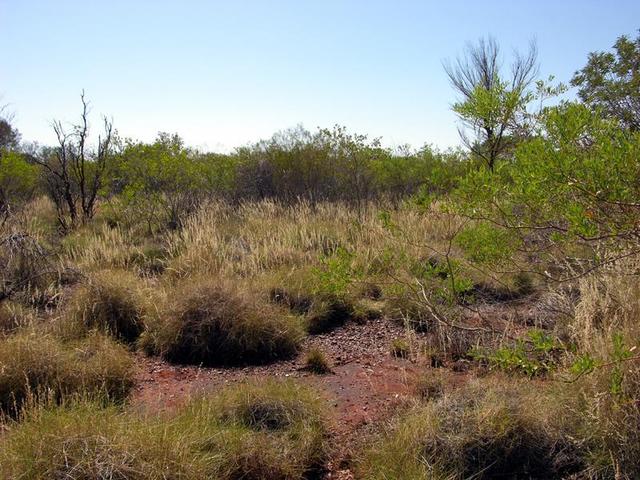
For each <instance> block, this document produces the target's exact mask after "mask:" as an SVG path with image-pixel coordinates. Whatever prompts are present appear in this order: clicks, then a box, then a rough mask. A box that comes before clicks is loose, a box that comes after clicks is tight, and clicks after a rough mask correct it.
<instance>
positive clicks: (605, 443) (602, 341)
mask: <svg viewBox="0 0 640 480" xmlns="http://www.w3.org/2000/svg"><path fill="white" fill-rule="evenodd" d="M639 273H640V258H638V257H637V256H636V257H630V258H628V259H626V260H624V261H621V262H618V263H616V264H614V265H611V266H610V267H609V268H608V269H607V270H606V271H602V272H599V273H596V274H595V275H591V276H587V277H584V278H582V279H581V280H580V282H579V285H578V288H579V292H580V294H579V296H578V301H577V303H574V312H573V316H574V318H573V320H572V321H570V322H569V323H568V325H567V326H566V327H564V328H566V329H567V330H568V333H567V334H568V336H569V338H570V339H571V340H572V341H573V342H575V344H576V345H577V351H576V352H575V353H574V354H573V356H572V355H570V354H569V355H567V357H568V358H567V361H568V363H570V364H572V363H573V364H574V365H575V364H576V362H578V364H579V361H580V360H581V358H586V357H589V358H591V359H593V361H594V367H595V368H594V370H593V371H592V372H591V373H586V374H585V375H583V376H582V377H580V379H578V380H577V381H575V382H573V383H572V384H570V385H569V386H568V387H567V388H565V389H563V390H562V391H561V392H560V394H559V395H558V401H561V402H565V403H567V404H569V405H571V406H572V409H573V410H574V411H575V415H576V416H577V417H578V418H579V419H580V428H579V435H580V436H581V437H582V438H584V439H585V445H586V448H588V450H589V474H590V475H591V476H592V477H596V478H614V477H615V478H623V479H626V478H640V429H639V428H638V425H640V359H639V356H640V283H639V282H638V277H637V275H638V274H639ZM567 295H568V294H567ZM564 303H565V304H566V303H570V302H569V301H566V302H564ZM560 333H562V332H560ZM575 375H576V373H575V372H571V373H566V374H565V375H564V376H565V377H567V378H574V377H575Z"/></svg>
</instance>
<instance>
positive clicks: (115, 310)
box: [60, 270, 148, 343]
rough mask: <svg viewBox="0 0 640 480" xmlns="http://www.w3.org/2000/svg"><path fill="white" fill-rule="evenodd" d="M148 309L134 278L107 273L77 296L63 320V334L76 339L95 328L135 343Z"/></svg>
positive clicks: (126, 273)
mask: <svg viewBox="0 0 640 480" xmlns="http://www.w3.org/2000/svg"><path fill="white" fill-rule="evenodd" d="M147 309H148V302H147V299H145V298H144V297H143V294H142V293H141V291H140V286H139V280H138V279H137V278H136V277H135V276H134V275H132V274H130V273H128V272H124V271H115V270H106V271H103V272H100V273H98V274H96V275H94V276H93V277H92V278H90V279H89V281H88V282H87V284H86V285H83V286H81V287H80V288H79V289H78V291H77V292H76V293H75V295H74V298H73V300H72V306H71V309H70V311H69V312H68V315H67V318H64V319H62V321H61V323H62V324H61V329H62V331H61V332H60V333H61V334H62V335H63V336H64V337H71V338H73V337H78V336H83V335H86V333H87V332H88V331H90V330H94V329H95V330H100V331H102V332H105V333H107V334H109V335H112V336H113V337H115V338H117V339H118V340H122V341H124V342H127V343H132V342H135V341H136V339H137V338H138V337H139V336H140V334H141V333H142V331H143V330H144V322H145V316H146V314H147Z"/></svg>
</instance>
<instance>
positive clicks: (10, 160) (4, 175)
mask: <svg viewBox="0 0 640 480" xmlns="http://www.w3.org/2000/svg"><path fill="white" fill-rule="evenodd" d="M37 183H38V169H37V167H36V166H35V165H33V164H31V163H29V162H27V160H26V158H25V156H24V155H23V154H21V153H19V152H16V151H11V150H4V151H0V225H1V224H4V222H5V221H6V219H7V218H8V217H9V214H10V213H11V211H12V210H13V209H15V207H16V206H17V205H20V204H21V203H23V202H25V201H26V200H28V199H29V198H31V196H32V195H33V193H34V192H35V190H36V187H37Z"/></svg>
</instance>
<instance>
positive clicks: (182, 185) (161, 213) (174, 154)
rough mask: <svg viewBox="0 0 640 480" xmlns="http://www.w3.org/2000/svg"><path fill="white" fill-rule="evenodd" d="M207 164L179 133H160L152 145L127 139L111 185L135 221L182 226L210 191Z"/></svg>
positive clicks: (159, 225)
mask: <svg viewBox="0 0 640 480" xmlns="http://www.w3.org/2000/svg"><path fill="white" fill-rule="evenodd" d="M206 165H207V164H206V163H204V162H201V161H199V157H198V156H197V155H195V153H194V152H192V151H191V150H189V149H187V148H185V146H184V142H183V141H182V139H181V138H180V137H179V136H178V135H170V134H168V133H160V134H158V138H157V139H156V141H155V142H154V143H152V144H146V143H139V142H132V141H128V142H126V145H125V147H124V149H123V151H122V152H121V154H120V155H119V158H118V162H117V166H116V168H115V169H114V172H113V175H112V178H111V185H112V187H111V188H112V190H113V191H115V192H119V196H118V198H119V199H120V200H122V201H123V202H124V205H125V209H126V210H127V211H128V212H129V213H131V214H132V215H133V220H134V221H137V220H139V219H144V221H145V222H146V223H147V226H148V229H149V230H150V231H152V230H153V229H154V228H155V227H161V226H168V227H170V228H179V227H180V226H181V225H182V223H183V222H184V220H185V218H186V216H187V215H189V214H190V213H191V212H193V211H194V210H195V208H196V207H197V205H198V204H199V203H200V201H201V199H202V198H203V196H204V195H205V193H206V192H207V186H208V185H207V183H208V180H210V176H209V175H206V168H205V167H206Z"/></svg>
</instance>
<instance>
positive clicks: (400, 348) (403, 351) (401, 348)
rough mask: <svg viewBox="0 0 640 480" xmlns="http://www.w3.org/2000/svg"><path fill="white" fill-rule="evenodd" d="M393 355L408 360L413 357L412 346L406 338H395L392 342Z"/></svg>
mask: <svg viewBox="0 0 640 480" xmlns="http://www.w3.org/2000/svg"><path fill="white" fill-rule="evenodd" d="M391 355H392V356H394V357H396V358H404V359H407V358H409V356H410V355H411V345H410V344H409V342H408V341H407V340H406V339H404V338H394V339H393V341H392V342H391Z"/></svg>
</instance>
